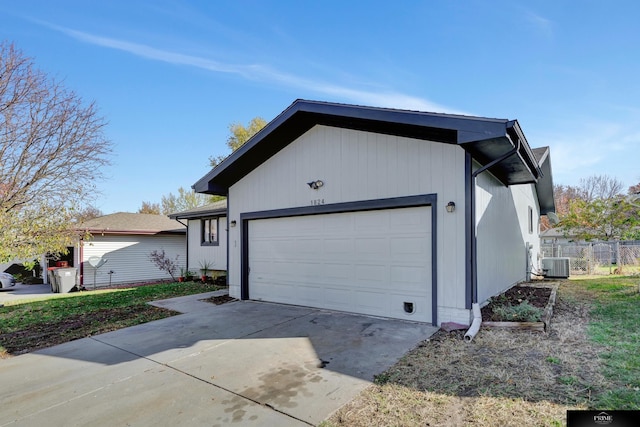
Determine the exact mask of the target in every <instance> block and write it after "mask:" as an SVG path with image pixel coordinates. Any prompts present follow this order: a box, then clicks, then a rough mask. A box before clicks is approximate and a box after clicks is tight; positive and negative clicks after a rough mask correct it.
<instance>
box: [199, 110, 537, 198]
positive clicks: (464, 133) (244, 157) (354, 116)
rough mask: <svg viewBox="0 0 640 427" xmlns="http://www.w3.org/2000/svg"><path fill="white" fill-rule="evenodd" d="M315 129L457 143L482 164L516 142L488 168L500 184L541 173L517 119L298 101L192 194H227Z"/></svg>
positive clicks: (528, 180) (526, 179)
mask: <svg viewBox="0 0 640 427" xmlns="http://www.w3.org/2000/svg"><path fill="white" fill-rule="evenodd" d="M315 125H326V126H333V127H339V128H346V129H354V130H362V131H367V132H375V133H382V134H388V135H397V136H404V137H409V138H416V139H422V140H429V141H435V142H442V143H446V144H458V145H461V146H462V147H463V148H464V149H465V150H467V151H469V152H470V153H471V155H472V156H473V158H474V159H475V160H477V161H478V162H480V163H481V164H486V163H488V162H490V161H491V160H493V159H495V158H497V157H499V156H500V155H502V154H504V153H506V152H508V151H509V150H511V149H513V148H514V147H515V146H516V142H517V141H518V140H519V141H520V142H521V144H520V149H519V150H518V153H517V155H514V156H511V157H509V158H508V159H506V160H505V161H503V162H501V163H499V164H497V165H495V166H494V167H492V168H491V169H490V172H491V173H493V174H494V175H495V176H496V177H497V178H498V179H499V180H500V181H501V182H503V183H504V184H505V185H512V184H523V183H534V182H536V181H537V180H538V178H539V177H540V176H541V175H542V171H541V170H540V168H539V166H538V162H537V161H536V159H535V157H534V155H533V153H532V151H531V148H530V147H529V145H528V144H527V141H526V139H525V137H524V134H523V133H522V130H521V129H520V126H519V125H518V122H517V121H514V120H505V119H491V118H484V117H474V116H462V115H455V114H440V113H428V112H421V111H410V110H397V109H390V108H377V107H366V106H358V105H349V104H338V103H329V102H321V101H308V100H302V99H298V100H296V101H295V102H293V104H291V105H290V106H289V107H288V108H287V109H286V110H284V111H283V112H282V113H281V114H280V115H278V116H277V117H276V118H275V119H273V120H272V121H271V122H270V123H268V124H267V125H266V126H265V127H264V128H263V129H262V130H261V131H260V132H258V133H257V134H256V135H254V136H253V137H252V138H251V139H249V141H247V142H246V143H245V144H244V145H243V146H242V147H240V148H239V149H238V150H236V151H235V152H234V153H232V154H231V155H230V156H229V157H227V158H226V159H225V160H223V161H222V162H221V163H220V164H219V165H218V166H216V167H215V168H214V169H212V170H211V171H210V172H209V173H207V174H206V175H205V176H203V177H202V178H201V179H200V180H198V181H197V182H196V183H195V184H194V185H193V188H194V189H195V191H196V192H198V193H207V194H218V195H227V193H228V191H229V187H230V186H231V185H233V184H234V183H236V182H238V181H239V180H240V179H242V178H243V177H244V176H245V175H246V174H248V173H249V172H250V171H252V170H253V169H255V168H256V167H258V166H259V165H260V164H262V163H263V162H265V161H266V160H267V159H269V158H270V157H272V156H273V155H275V154H276V153H277V152H278V151H280V150H282V149H283V148H284V147H286V146H287V145H288V144H290V143H291V142H293V141H294V140H295V139H296V138H298V137H299V136H301V135H302V134H304V133H305V132H307V131H308V130H309V129H311V128H312V127H313V126H315Z"/></svg>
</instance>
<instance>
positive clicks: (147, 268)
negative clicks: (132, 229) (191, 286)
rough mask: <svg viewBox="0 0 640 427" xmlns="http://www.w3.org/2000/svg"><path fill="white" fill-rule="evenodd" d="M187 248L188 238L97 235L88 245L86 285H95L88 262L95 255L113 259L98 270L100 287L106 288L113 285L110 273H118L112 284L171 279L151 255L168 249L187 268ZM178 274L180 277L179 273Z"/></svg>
mask: <svg viewBox="0 0 640 427" xmlns="http://www.w3.org/2000/svg"><path fill="white" fill-rule="evenodd" d="M186 248H187V245H186V240H185V235H154V236H148V235H137V236H132V235H105V236H99V235H96V236H94V237H93V239H92V240H87V241H85V242H84V247H83V255H82V258H83V270H84V286H85V287H87V288H89V289H90V288H91V287H92V286H93V284H94V282H93V273H94V268H93V267H92V266H91V264H89V262H88V259H89V258H90V257H92V256H99V257H103V258H105V259H108V260H109V261H108V262H107V263H106V264H104V265H103V266H102V267H100V268H99V269H97V271H96V285H97V286H105V285H108V284H109V274H108V273H109V271H113V272H114V273H113V274H112V275H111V276H112V277H111V283H112V284H115V283H135V282H144V281H148V280H170V279H171V277H170V276H169V275H168V274H167V273H166V272H164V271H160V270H159V269H158V267H156V266H155V264H153V263H152V262H151V261H150V260H149V254H150V253H151V251H153V250H154V249H156V250H160V249H164V250H165V253H166V254H167V256H169V257H170V258H172V259H174V258H175V257H176V255H178V263H179V264H180V265H181V266H183V265H184V262H185V259H186ZM176 273H177V274H179V273H180V272H179V270H178V271H177V272H176ZM176 277H177V275H176Z"/></svg>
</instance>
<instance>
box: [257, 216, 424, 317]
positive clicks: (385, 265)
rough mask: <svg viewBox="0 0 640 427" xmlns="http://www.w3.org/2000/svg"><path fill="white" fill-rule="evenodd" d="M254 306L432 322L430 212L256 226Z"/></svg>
mask: <svg viewBox="0 0 640 427" xmlns="http://www.w3.org/2000/svg"><path fill="white" fill-rule="evenodd" d="M249 298H250V299H254V300H263V301H272V302H280V303H286V304H296V305H304V306H310V307H318V308H327V309H333V310H342V311H349V312H354V313H362V314H372V315H377V316H384V317H392V318H398V319H407V320H415V321H421V322H431V208H430V207H428V206H425V207H413V208H399V209H385V210H376V211H358V212H349V213H338V214H324V215H310V216H299V217H287V218H276V219H259V220H252V221H250V222H249Z"/></svg>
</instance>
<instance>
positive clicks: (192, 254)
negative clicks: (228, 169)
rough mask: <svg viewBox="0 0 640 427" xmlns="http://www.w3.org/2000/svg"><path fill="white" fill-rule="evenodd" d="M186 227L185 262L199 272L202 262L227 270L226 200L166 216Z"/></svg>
mask: <svg viewBox="0 0 640 427" xmlns="http://www.w3.org/2000/svg"><path fill="white" fill-rule="evenodd" d="M169 218H171V219H174V220H176V221H178V222H180V224H182V225H184V226H186V227H187V246H186V247H187V250H186V261H185V263H186V265H187V266H188V268H189V271H192V272H193V273H195V274H196V275H198V274H199V270H200V267H201V266H202V264H203V263H205V262H206V263H209V265H210V266H211V268H212V269H214V270H224V271H226V270H227V200H226V199H225V200H220V201H218V202H215V203H211V204H208V205H205V206H201V207H198V208H194V209H190V210H188V211H183V212H178V213H174V214H171V215H169Z"/></svg>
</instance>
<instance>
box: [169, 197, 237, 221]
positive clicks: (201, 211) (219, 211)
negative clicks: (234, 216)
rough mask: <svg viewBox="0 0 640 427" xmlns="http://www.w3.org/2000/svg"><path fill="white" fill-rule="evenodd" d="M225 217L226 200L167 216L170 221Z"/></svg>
mask: <svg viewBox="0 0 640 427" xmlns="http://www.w3.org/2000/svg"><path fill="white" fill-rule="evenodd" d="M225 215H227V200H226V199H224V200H220V201H217V202H214V203H210V204H208V205H205V206H199V207H197V208H193V209H189V210H186V211H182V212H176V213H172V214H169V215H167V216H168V217H169V218H171V219H197V218H209V217H214V216H225Z"/></svg>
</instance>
